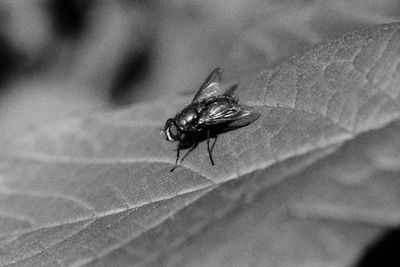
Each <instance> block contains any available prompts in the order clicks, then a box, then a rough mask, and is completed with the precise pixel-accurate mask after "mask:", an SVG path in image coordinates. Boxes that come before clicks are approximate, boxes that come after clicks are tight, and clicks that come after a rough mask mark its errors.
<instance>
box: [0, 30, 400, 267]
mask: <svg viewBox="0 0 400 267" xmlns="http://www.w3.org/2000/svg"><path fill="white" fill-rule="evenodd" d="M399 29H400V24H390V25H380V26H376V27H372V28H369V29H365V30H363V31H360V32H355V33H351V34H347V35H345V36H343V37H342V38H340V39H337V40H334V41H331V42H329V43H326V44H324V45H321V46H317V47H315V48H314V49H312V50H310V51H308V52H306V53H304V54H302V55H296V56H293V57H292V58H290V59H288V60H287V61H285V62H282V63H281V64H280V65H279V66H277V67H276V68H275V69H272V70H266V71H263V72H260V73H257V74H254V75H253V76H251V77H247V78H246V79H244V80H243V81H242V83H241V85H240V87H239V88H238V90H237V92H238V95H239V98H240V99H241V101H242V102H243V103H245V104H249V105H253V106H255V107H256V109H257V110H258V111H259V112H260V114H261V117H260V119H258V120H257V121H256V122H254V123H253V124H251V125H249V126H247V127H244V128H241V129H238V130H235V131H232V132H229V133H226V134H223V135H221V136H220V138H219V139H218V141H217V144H216V147H215V149H214V153H213V155H214V159H215V162H216V166H214V167H211V165H210V162H209V160H208V155H207V153H206V146H205V144H204V143H202V144H200V145H199V147H198V149H196V150H195V151H194V152H193V153H191V154H190V155H189V156H188V158H187V160H185V162H184V164H183V166H182V167H180V168H178V169H176V171H175V172H173V173H170V172H169V170H170V168H171V167H172V164H173V162H174V159H175V152H174V147H175V144H170V143H167V142H166V141H165V140H163V138H161V137H160V136H159V128H160V127H161V126H162V125H163V123H164V122H165V120H166V117H167V114H169V115H170V116H172V115H173V114H174V112H176V111H177V110H179V109H180V108H182V107H183V106H184V105H185V104H187V101H188V99H177V100H171V101H169V100H165V101H163V102H156V103H148V104H142V105H136V106H134V107H132V108H130V109H127V110H121V111H116V112H104V113H98V114H93V115H88V116H79V115H77V116H75V117H72V118H70V119H68V120H65V121H63V122H59V123H55V124H53V125H48V126H44V127H40V128H38V129H34V130H32V131H31V132H30V133H27V134H26V135H25V136H23V137H21V138H18V139H17V140H16V141H15V142H14V143H13V144H12V145H10V146H9V147H8V148H7V150H5V151H6V152H7V153H6V155H4V156H3V157H2V160H1V170H2V171H1V180H0V199H1V201H0V236H1V239H0V242H1V248H0V265H1V266H6V265H18V266H57V265H59V266H70V265H74V266H110V265H113V266H132V265H139V266H154V265H156V266H158V265H165V266H175V265H179V266H180V265H185V266H201V265H203V266H247V265H255V266H259V265H262V266H271V265H272V266H290V265H293V266H294V265H295V266H301V265H303V266H310V265H314V266H325V265H331V266H344V265H348V264H349V263H351V262H354V261H355V260H356V259H357V257H358V256H359V255H360V253H361V250H362V249H363V247H364V246H365V245H366V244H368V243H369V242H371V240H373V239H374V238H376V237H377V236H378V235H379V234H380V233H381V231H382V230H383V229H385V228H388V227H391V226H393V225H396V224H398V223H399V220H400V214H399V212H398V211H399V210H400V209H399V205H400V201H399V197H398V194H397V192H398V191H399V189H400V188H399V186H400V184H399V182H398V179H395V178H397V177H398V174H399V169H400V168H399V167H398V166H400V165H399V155H400V142H399V141H398V138H397V136H399V132H400V126H399V124H398V123H396V121H398V120H399V118H400V112H399V94H400V75H399V74H400V67H399V62H400V56H399V55H400V51H399V50H400V42H399V40H400V30H399Z"/></svg>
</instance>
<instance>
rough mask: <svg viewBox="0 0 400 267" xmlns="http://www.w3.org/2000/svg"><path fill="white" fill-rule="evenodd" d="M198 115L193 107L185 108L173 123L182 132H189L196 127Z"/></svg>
mask: <svg viewBox="0 0 400 267" xmlns="http://www.w3.org/2000/svg"><path fill="white" fill-rule="evenodd" d="M198 117H199V113H198V112H197V110H196V108H195V107H194V106H193V105H189V106H187V107H185V108H184V109H183V110H182V111H181V112H179V113H178V114H177V115H176V117H175V122H176V124H177V125H178V127H179V128H180V129H181V130H183V131H188V130H191V129H192V128H194V127H195V126H196V123H197V119H198Z"/></svg>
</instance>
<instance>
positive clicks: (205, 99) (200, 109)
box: [162, 68, 260, 172]
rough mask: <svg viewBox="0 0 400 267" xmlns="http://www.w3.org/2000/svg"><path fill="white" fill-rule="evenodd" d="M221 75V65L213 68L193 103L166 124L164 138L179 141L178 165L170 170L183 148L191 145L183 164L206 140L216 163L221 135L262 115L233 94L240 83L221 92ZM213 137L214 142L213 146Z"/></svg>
mask: <svg viewBox="0 0 400 267" xmlns="http://www.w3.org/2000/svg"><path fill="white" fill-rule="evenodd" d="M221 74H222V70H221V69H220V68H216V69H215V70H213V71H212V72H211V74H210V75H209V76H208V78H207V79H206V80H205V81H204V83H203V85H202V86H201V87H200V89H199V90H198V91H197V93H196V95H195V96H194V98H193V100H192V102H191V103H190V104H189V105H188V106H186V107H185V108H184V109H183V110H182V111H180V112H179V113H178V114H176V116H175V117H174V118H169V119H168V120H167V122H166V123H165V126H164V128H163V129H162V132H163V133H164V135H165V138H166V139H167V140H168V141H170V142H174V141H179V145H178V148H177V154H176V160H175V166H174V167H173V168H172V169H171V172H172V171H173V170H175V168H176V167H178V161H179V153H180V150H181V149H184V148H189V150H188V151H187V153H186V154H185V155H184V156H183V157H182V159H181V164H182V162H183V160H184V159H185V158H186V156H187V155H188V154H189V153H190V152H191V151H193V150H194V149H195V148H196V147H197V145H198V144H199V142H200V141H202V140H205V139H207V151H208V156H209V158H210V161H211V164H212V165H214V160H213V157H212V150H213V148H214V145H215V142H216V141H217V136H218V134H219V133H223V132H227V131H230V130H234V129H237V128H240V127H243V126H246V125H248V124H250V123H252V122H254V121H255V120H257V119H258V118H259V117H260V114H259V113H258V112H256V111H254V110H252V109H251V108H250V107H247V106H244V105H241V104H239V100H238V99H237V97H236V96H235V95H234V91H235V89H236V87H237V85H234V86H231V87H230V88H228V89H227V90H226V91H225V92H222V91H221V87H220V82H221ZM212 137H214V142H213V144H212V145H211V146H210V138H212Z"/></svg>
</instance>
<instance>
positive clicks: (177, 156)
mask: <svg viewBox="0 0 400 267" xmlns="http://www.w3.org/2000/svg"><path fill="white" fill-rule="evenodd" d="M180 151H181V148H180V146H179V145H178V149H177V152H176V160H175V165H174V167H173V168H172V169H171V170H170V172H173V171H174V170H175V169H176V168H177V167H178V160H179V152H180Z"/></svg>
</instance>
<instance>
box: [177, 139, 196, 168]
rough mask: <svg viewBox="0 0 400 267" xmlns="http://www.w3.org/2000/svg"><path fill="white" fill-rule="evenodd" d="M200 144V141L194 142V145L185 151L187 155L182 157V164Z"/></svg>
mask: <svg viewBox="0 0 400 267" xmlns="http://www.w3.org/2000/svg"><path fill="white" fill-rule="evenodd" d="M198 144H199V143H198V142H196V143H194V144H193V146H192V147H191V148H190V149H189V150H188V151H187V152H186V153H185V155H184V156H183V157H182V159H181V164H182V162H183V160H184V159H185V158H186V157H187V156H188V155H189V154H190V152H192V151H193V150H194V149H195V148H196V147H197V145H198Z"/></svg>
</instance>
